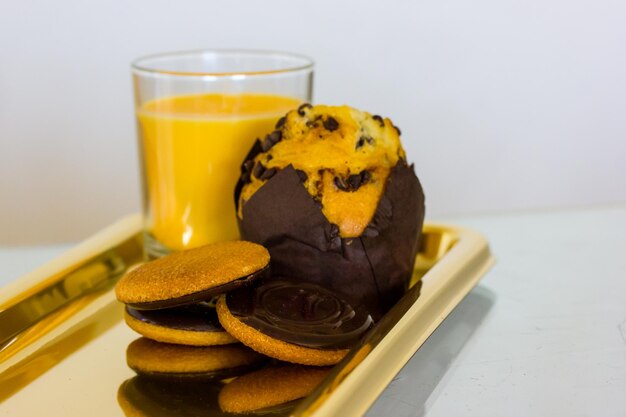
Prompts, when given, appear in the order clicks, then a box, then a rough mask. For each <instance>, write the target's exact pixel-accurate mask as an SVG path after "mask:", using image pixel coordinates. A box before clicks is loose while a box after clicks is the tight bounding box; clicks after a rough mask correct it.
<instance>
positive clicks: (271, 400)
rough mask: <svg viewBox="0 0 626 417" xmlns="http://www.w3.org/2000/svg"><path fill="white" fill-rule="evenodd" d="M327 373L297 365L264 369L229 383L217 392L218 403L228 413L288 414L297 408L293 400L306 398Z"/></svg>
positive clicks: (319, 369)
mask: <svg viewBox="0 0 626 417" xmlns="http://www.w3.org/2000/svg"><path fill="white" fill-rule="evenodd" d="M329 370H330V368H327V367H324V368H322V367H315V366H299V365H279V366H271V367H266V368H263V369H260V370H258V371H255V372H252V373H249V374H246V375H242V376H240V377H238V378H237V379H235V380H234V381H232V382H230V383H228V384H227V385H226V386H224V388H222V390H221V391H220V393H219V395H218V397H217V399H218V403H219V406H220V408H221V409H222V411H224V412H227V413H250V412H257V413H259V412H264V413H265V412H266V413H269V412H277V411H283V410H282V408H285V411H287V410H288V409H290V408H293V407H294V406H295V405H296V403H295V402H294V401H295V400H297V399H299V398H303V397H306V396H307V395H309V394H310V393H311V392H312V391H313V390H314V389H315V387H317V385H319V383H320V382H321V381H322V380H323V379H324V378H325V377H326V375H327V374H328V371H329ZM281 406H282V407H281Z"/></svg>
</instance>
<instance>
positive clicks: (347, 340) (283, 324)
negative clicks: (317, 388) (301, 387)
mask: <svg viewBox="0 0 626 417" xmlns="http://www.w3.org/2000/svg"><path fill="white" fill-rule="evenodd" d="M217 314H218V318H219V320H220V323H221V324H222V326H223V327H224V328H225V329H226V330H227V331H228V332H229V333H230V334H232V335H233V336H234V337H235V338H236V339H238V340H239V341H241V342H242V343H243V344H245V345H246V346H249V347H251V348H252V349H254V350H256V351H258V352H261V353H263V354H265V355H267V356H270V357H273V358H276V359H280V360H283V361H286V362H293V363H298V364H302V365H316V366H325V365H333V364H336V363H337V362H339V361H340V360H341V359H342V358H343V357H344V356H345V355H346V354H347V353H348V350H349V348H350V347H351V346H353V345H354V344H355V343H356V342H357V341H358V340H359V338H360V337H361V336H362V335H363V334H364V333H365V331H367V330H368V329H369V328H370V327H371V325H372V324H373V321H372V318H371V316H370V315H369V314H368V313H367V311H365V310H364V309H363V308H360V307H357V308H353V307H352V306H351V305H350V304H349V303H347V302H346V301H344V300H342V299H341V298H339V297H337V296H336V295H335V294H333V293H332V292H330V291H328V290H326V289H324V288H322V287H320V286H317V285H315V284H312V283H301V282H297V281H293V280H284V279H279V278H273V279H272V280H268V281H267V282H262V283H261V284H260V285H258V286H257V287H255V288H247V289H241V290H237V291H234V292H231V293H229V294H227V295H224V296H222V297H220V299H219V301H218V304H217Z"/></svg>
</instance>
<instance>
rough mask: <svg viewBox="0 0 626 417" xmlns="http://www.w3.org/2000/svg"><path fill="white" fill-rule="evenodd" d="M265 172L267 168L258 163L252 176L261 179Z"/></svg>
mask: <svg viewBox="0 0 626 417" xmlns="http://www.w3.org/2000/svg"><path fill="white" fill-rule="evenodd" d="M264 172H265V167H264V166H263V164H262V163H261V162H257V163H256V165H255V166H254V169H253V170H252V175H254V176H255V177H257V178H261V176H262V175H263V173H264Z"/></svg>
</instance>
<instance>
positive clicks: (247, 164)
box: [241, 159, 254, 173]
mask: <svg viewBox="0 0 626 417" xmlns="http://www.w3.org/2000/svg"><path fill="white" fill-rule="evenodd" d="M253 166H254V161H253V160H252V159H248V160H247V161H246V162H244V163H243V166H242V167H241V172H247V173H250V171H251V170H252V167H253Z"/></svg>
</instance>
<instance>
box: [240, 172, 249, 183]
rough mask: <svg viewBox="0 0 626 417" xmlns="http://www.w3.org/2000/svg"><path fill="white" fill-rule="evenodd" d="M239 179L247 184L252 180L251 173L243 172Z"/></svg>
mask: <svg viewBox="0 0 626 417" xmlns="http://www.w3.org/2000/svg"><path fill="white" fill-rule="evenodd" d="M239 179H240V180H241V182H243V183H244V184H247V183H249V182H250V173H249V172H242V173H241V176H240V177H239Z"/></svg>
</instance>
